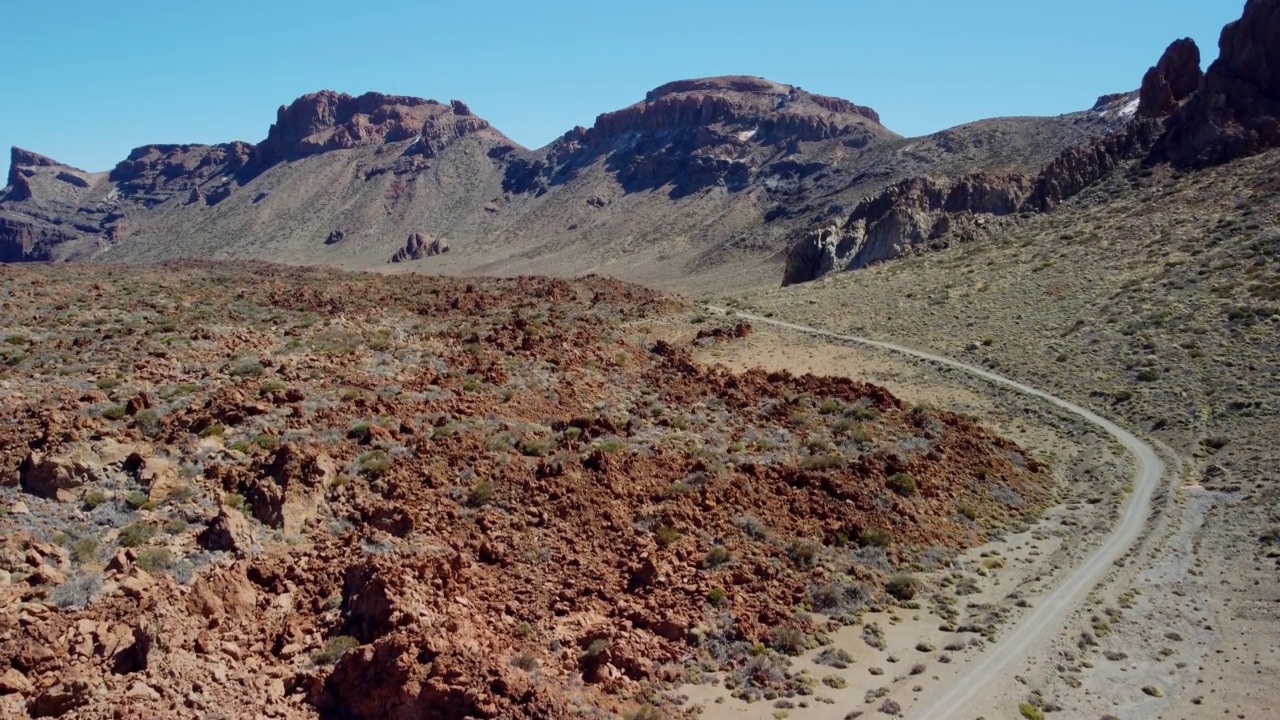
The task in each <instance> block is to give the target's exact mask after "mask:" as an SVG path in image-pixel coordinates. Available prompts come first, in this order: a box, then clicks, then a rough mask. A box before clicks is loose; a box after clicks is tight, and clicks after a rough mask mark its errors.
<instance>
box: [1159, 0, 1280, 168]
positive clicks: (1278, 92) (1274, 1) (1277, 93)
mask: <svg viewBox="0 0 1280 720" xmlns="http://www.w3.org/2000/svg"><path fill="white" fill-rule="evenodd" d="M1276 48H1280V0H1248V2H1246V3H1245V7H1244V13H1243V15H1242V16H1241V17H1240V19H1239V20H1237V21H1235V22H1233V23H1230V24H1228V25H1227V26H1226V27H1224V28H1223V29H1222V35H1221V36H1220V37H1219V39H1218V59H1217V60H1215V61H1214V62H1213V64H1212V65H1210V66H1209V70H1208V71H1207V72H1206V73H1205V75H1204V78H1203V79H1202V80H1201V82H1200V85H1199V89H1198V90H1197V91H1196V93H1195V95H1194V96H1192V97H1191V99H1190V100H1188V101H1187V102H1186V104H1184V105H1183V106H1182V108H1181V109H1179V110H1178V111H1177V112H1176V113H1175V114H1174V115H1173V116H1172V117H1170V119H1169V121H1168V130H1167V132H1166V134H1165V137H1164V138H1163V140H1162V141H1161V143H1160V145H1159V146H1158V147H1157V149H1156V152H1155V153H1154V157H1155V159H1168V160H1170V161H1172V162H1173V163H1175V164H1177V165H1181V166H1189V167H1206V166H1209V165H1216V164H1219V163H1223V162H1227V161H1229V160H1233V159H1235V158H1239V157H1245V156H1248V155H1253V154H1256V153H1259V152H1261V151H1263V150H1266V149H1267V148H1272V147H1277V146H1280V62H1277V59H1276Z"/></svg>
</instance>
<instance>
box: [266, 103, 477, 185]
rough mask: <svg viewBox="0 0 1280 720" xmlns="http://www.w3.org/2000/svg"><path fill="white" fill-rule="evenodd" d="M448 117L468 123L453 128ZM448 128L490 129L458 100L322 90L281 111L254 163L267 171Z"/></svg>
mask: <svg viewBox="0 0 1280 720" xmlns="http://www.w3.org/2000/svg"><path fill="white" fill-rule="evenodd" d="M446 116H453V117H457V118H466V120H465V121H461V122H460V123H457V124H454V123H450V122H449V119H448V118H446ZM444 125H451V126H452V132H454V133H455V134H457V135H462V134H466V133H469V132H474V131H475V130H479V129H482V128H487V127H489V124H488V123H487V122H485V121H484V120H482V119H480V118H477V117H476V116H475V115H473V114H472V113H471V109H470V108H468V107H467V105H466V103H463V102H461V101H459V100H454V101H452V102H451V103H450V104H448V105H445V104H444V103H441V102H439V101H437V100H428V99H423V98H416V97H407V96H403V95H385V94H383V93H376V92H370V93H365V94H363V95H360V96H358V97H353V96H351V95H347V94H346V93H338V92H334V91H332V90H322V91H320V92H316V93H309V94H307V95H303V96H302V97H300V98H298V99H297V100H294V101H293V102H292V103H290V104H289V105H285V106H281V107H280V109H279V110H278V111H277V113H276V122H275V124H274V125H272V126H271V130H270V131H269V132H268V133H267V139H266V140H264V141H263V142H262V143H261V144H259V145H258V146H257V148H256V162H257V164H258V165H259V166H261V167H266V166H269V165H273V164H275V163H277V162H282V161H287V160H297V159H300V158H304V157H307V156H310V155H315V154H317V153H321V152H326V151H329V150H345V149H350V148H353V147H359V146H365V145H378V144H382V143H390V142H399V141H402V140H410V139H413V138H417V137H421V136H424V135H430V134H432V132H431V130H432V128H439V127H442V126H444ZM436 134H439V133H436Z"/></svg>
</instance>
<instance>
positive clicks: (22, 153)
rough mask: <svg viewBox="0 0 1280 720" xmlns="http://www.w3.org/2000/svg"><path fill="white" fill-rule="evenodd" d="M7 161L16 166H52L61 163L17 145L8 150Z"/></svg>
mask: <svg viewBox="0 0 1280 720" xmlns="http://www.w3.org/2000/svg"><path fill="white" fill-rule="evenodd" d="M9 163H10V165H12V166H18V167H54V166H56V165H61V164H62V163H60V162H58V161H57V160H54V159H53V158H51V157H49V156H47V155H41V154H40V153H38V152H32V151H30V150H23V149H22V148H20V147H17V146H14V147H13V148H10V150H9Z"/></svg>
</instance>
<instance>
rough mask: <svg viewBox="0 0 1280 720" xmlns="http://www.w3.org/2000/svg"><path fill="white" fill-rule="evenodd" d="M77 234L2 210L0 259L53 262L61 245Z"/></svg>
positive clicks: (0, 260) (1, 260)
mask: <svg viewBox="0 0 1280 720" xmlns="http://www.w3.org/2000/svg"><path fill="white" fill-rule="evenodd" d="M77 237H78V236H77V235H76V234H74V233H71V232H67V231H65V230H62V229H59V228H58V227H56V226H53V225H50V224H48V223H44V222H39V221H36V220H33V219H32V218H27V217H23V216H20V215H17V214H11V213H6V212H2V211H0V262H6V263H12V262H45V261H49V260H52V259H53V256H54V249H55V248H56V247H57V246H59V245H61V244H62V243H65V242H68V241H70V240H74V239H76V238H77Z"/></svg>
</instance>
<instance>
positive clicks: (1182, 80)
mask: <svg viewBox="0 0 1280 720" xmlns="http://www.w3.org/2000/svg"><path fill="white" fill-rule="evenodd" d="M1202 76H1203V73H1202V72H1201V70H1200V48H1199V47H1197V46H1196V43H1195V41H1194V40H1192V39H1191V38H1183V39H1181V40H1175V41H1174V42H1173V43H1172V44H1171V45H1169V47H1168V48H1167V49H1165V51H1164V55H1162V56H1160V61H1159V62H1157V63H1156V64H1155V66H1153V67H1152V68H1151V69H1149V70H1147V74H1146V75H1144V76H1143V78H1142V89H1141V90H1140V91H1139V93H1138V115H1139V116H1140V117H1148V118H1159V117H1165V116H1166V115H1170V114H1172V113H1173V112H1174V111H1175V110H1177V109H1178V106H1179V104H1180V103H1181V102H1182V101H1183V100H1186V99H1187V98H1188V97H1190V96H1191V93H1193V92H1195V91H1196V88H1197V87H1199V85H1200V78H1201V77H1202Z"/></svg>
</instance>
